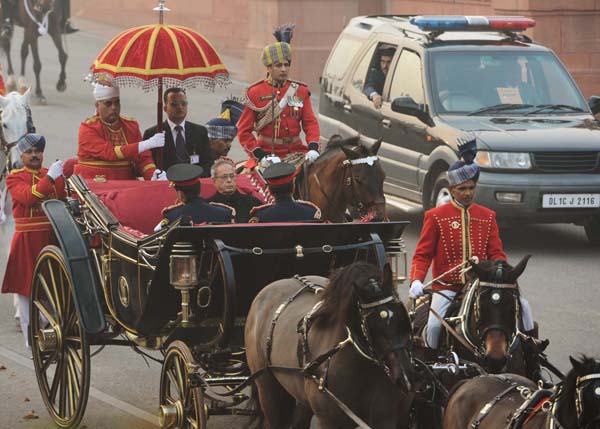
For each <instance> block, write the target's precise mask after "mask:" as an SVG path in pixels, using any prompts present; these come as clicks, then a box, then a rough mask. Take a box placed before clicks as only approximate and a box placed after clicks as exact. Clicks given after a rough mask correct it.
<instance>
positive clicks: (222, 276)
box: [30, 176, 407, 428]
mask: <svg viewBox="0 0 600 429" xmlns="http://www.w3.org/2000/svg"><path fill="white" fill-rule="evenodd" d="M68 182H69V186H70V191H71V192H70V195H71V196H72V198H69V199H68V201H67V203H65V202H62V201H58V200H51V201H48V202H46V203H44V210H45V212H46V213H47V215H48V218H49V219H50V221H51V223H52V226H53V228H54V231H55V233H56V236H57V239H58V243H59V245H58V246H48V247H46V248H45V249H44V250H43V251H42V252H41V253H40V255H39V257H38V260H37V264H36V268H35V272H34V280H33V284H32V295H31V296H32V298H31V300H32V306H31V307H32V310H31V311H32V313H31V324H30V339H31V346H32V351H33V359H34V367H35V371H36V376H37V380H38V384H39V388H40V391H41V393H42V397H43V399H44V402H45V404H46V406H47V408H48V411H49V413H50V414H51V416H52V418H53V420H54V421H55V422H56V423H57V424H58V425H59V426H61V427H75V426H77V425H78V424H79V422H80V421H81V418H82V416H83V413H84V410H85V407H86V403H87V397H88V392H89V385H90V369H91V356H90V347H91V346H93V345H127V346H133V347H134V348H135V349H136V350H138V351H140V352H141V350H140V349H151V350H160V351H161V352H162V355H163V359H162V373H161V384H160V420H161V425H162V426H163V427H169V428H170V427H186V428H187V427H195V428H202V427H205V424H206V419H207V417H208V415H209V414H228V413H240V412H242V411H240V410H239V409H236V410H235V411H234V409H235V408H236V406H238V405H239V404H240V403H241V402H243V401H244V400H245V399H247V396H246V395H245V393H244V390H243V387H245V385H246V384H248V383H247V381H248V376H249V372H248V368H247V365H246V361H245V351H244V341H243V330H244V322H245V318H246V315H247V313H248V310H249V308H250V305H251V303H252V301H253V299H254V297H255V296H256V295H257V293H258V292H259V291H260V290H261V288H263V287H264V286H265V285H267V284H269V283H270V282H273V281H274V280H278V279H281V278H285V277H292V276H294V275H298V276H300V277H298V278H300V279H301V278H302V277H301V276H304V275H322V276H327V275H328V274H329V273H330V272H331V270H333V269H334V268H336V267H342V266H345V265H348V264H351V263H353V262H355V261H367V262H370V263H372V264H374V265H376V266H378V267H383V266H384V265H385V264H386V263H387V262H388V259H389V258H390V256H391V257H397V255H398V252H397V251H398V240H399V238H400V235H401V234H402V231H403V229H404V227H405V226H406V224H407V222H386V223H349V224H326V223H315V224H252V225H250V224H228V225H193V226H182V225H180V224H178V223H176V224H173V225H172V226H170V227H169V228H167V229H164V230H161V231H159V232H156V233H150V234H147V233H144V232H143V231H140V230H143V229H147V227H148V225H151V224H155V223H156V222H158V220H159V219H151V220H148V219H147V218H148V217H152V216H155V217H156V216H157V215H159V213H160V210H158V211H157V210H156V208H154V204H155V202H154V201H153V199H152V193H151V192H148V186H149V185H148V184H147V183H146V184H145V183H144V182H138V185H137V186H138V187H142V188H144V187H145V188H144V190H139V189H138V190H137V191H136V194H138V195H139V194H143V195H144V196H145V201H144V202H143V203H142V204H133V205H132V204H131V201H127V200H126V199H124V200H122V201H121V202H122V203H123V204H127V210H129V213H128V215H125V214H124V213H123V207H122V206H121V207H119V204H120V203H119V198H118V196H115V195H112V196H111V197H110V198H103V199H104V202H103V200H102V199H101V198H100V197H99V196H98V194H100V193H101V192H100V191H101V189H100V188H98V186H96V189H97V192H98V194H97V193H95V192H93V190H92V189H90V187H92V188H94V186H95V185H94V184H92V183H90V184H89V186H90V187H88V184H87V183H86V182H85V181H84V180H83V179H81V178H80V177H79V176H72V177H71V178H70V179H69V180H68ZM104 185H106V184H104ZM135 186H136V185H134V184H131V187H133V188H135ZM156 186H158V185H156ZM105 197H106V195H105ZM111 204H112V206H111V210H109V209H108V207H107V206H110V205H111ZM119 209H121V210H122V211H121V212H120V211H119ZM131 210H133V211H134V213H131ZM119 217H120V218H119ZM125 218H126V219H128V220H127V221H126V222H128V223H129V224H126V223H124V219H125ZM136 220H137V222H138V224H137V225H136V224H135V223H136ZM141 224H144V225H145V226H144V225H141ZM148 232H149V231H148ZM386 249H388V250H390V251H391V252H392V254H390V255H388V254H386ZM398 274H399V275H400V274H402V273H398ZM219 389H220V390H219Z"/></svg>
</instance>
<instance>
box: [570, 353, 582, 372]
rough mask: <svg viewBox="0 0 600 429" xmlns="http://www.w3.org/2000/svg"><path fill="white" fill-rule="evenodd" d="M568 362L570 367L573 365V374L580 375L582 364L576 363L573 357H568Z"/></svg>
mask: <svg viewBox="0 0 600 429" xmlns="http://www.w3.org/2000/svg"><path fill="white" fill-rule="evenodd" d="M569 360H570V361H571V365H573V369H574V370H575V373H576V374H582V373H583V362H580V361H578V360H577V359H575V358H574V357H573V356H569Z"/></svg>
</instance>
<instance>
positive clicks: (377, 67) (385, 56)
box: [363, 43, 396, 109]
mask: <svg viewBox="0 0 600 429" xmlns="http://www.w3.org/2000/svg"><path fill="white" fill-rule="evenodd" d="M395 52H396V47H395V46H393V45H389V44H387V43H380V44H379V46H377V49H376V50H375V53H374V54H373V58H372V59H371V65H370V67H369V73H368V74H367V81H366V83H365V87H364V89H363V92H364V94H365V95H366V96H367V98H368V99H369V100H371V101H372V102H373V106H374V107H375V108H376V109H379V108H380V107H381V104H382V101H383V99H382V94H383V86H384V84H385V79H386V76H387V74H388V72H389V71H390V66H391V64H392V58H393V57H394V53H395Z"/></svg>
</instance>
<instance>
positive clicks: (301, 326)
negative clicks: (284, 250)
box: [251, 275, 405, 429]
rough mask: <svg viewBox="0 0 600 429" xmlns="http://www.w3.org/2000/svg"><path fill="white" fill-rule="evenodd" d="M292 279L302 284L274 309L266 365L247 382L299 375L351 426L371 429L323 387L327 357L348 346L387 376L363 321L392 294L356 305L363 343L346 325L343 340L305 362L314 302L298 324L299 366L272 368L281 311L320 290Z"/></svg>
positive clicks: (328, 362) (315, 306)
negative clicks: (265, 374)
mask: <svg viewBox="0 0 600 429" xmlns="http://www.w3.org/2000/svg"><path fill="white" fill-rule="evenodd" d="M293 278H294V279H295V280H297V281H298V282H299V283H300V284H301V285H302V287H301V288H300V289H299V290H298V291H296V292H295V293H294V294H293V295H292V296H291V297H289V298H288V299H287V300H286V301H284V302H283V303H282V304H280V305H279V307H277V309H276V310H275V314H274V316H273V320H272V321H271V327H270V331H269V336H268V337H267V340H266V346H267V350H266V351H267V366H266V367H264V368H262V369H260V370H258V371H257V372H255V373H254V374H252V376H251V379H252V380H254V379H256V378H257V377H258V376H259V375H261V374H262V373H263V372H265V371H283V372H292V373H300V374H302V375H303V376H304V377H307V378H310V379H311V380H313V381H314V382H315V384H316V385H317V388H318V390H319V391H320V392H323V393H325V394H327V395H328V397H329V398H330V399H331V400H333V401H334V402H335V403H336V404H337V405H338V407H339V408H340V409H341V410H342V411H343V412H344V414H346V416H347V417H349V418H350V419H351V420H353V421H354V423H356V424H357V425H358V428H360V429H371V428H370V426H369V425H367V424H366V423H365V422H364V421H363V420H362V419H361V418H360V417H359V416H357V415H356V414H355V413H354V412H353V411H352V410H351V409H350V408H349V407H348V406H347V405H346V404H344V403H343V402H342V401H341V400H340V399H339V398H338V397H337V396H336V395H335V394H334V393H333V392H331V390H329V389H328V388H327V374H328V371H329V364H330V362H331V358H332V357H333V356H334V355H335V354H336V353H337V352H339V351H340V350H341V349H342V348H344V347H345V346H346V345H348V344H351V345H352V346H353V347H354V349H355V350H356V351H357V352H358V353H359V354H360V355H361V356H362V357H363V358H365V359H367V360H369V361H370V362H372V363H374V364H375V365H377V366H379V367H381V368H382V369H384V371H385V372H386V374H387V375H388V376H389V374H390V370H389V368H388V367H387V366H386V365H385V363H383V362H382V361H381V360H380V359H378V358H376V357H375V354H374V351H373V347H372V345H371V341H370V338H369V335H368V329H367V324H366V319H367V318H368V317H369V316H370V315H371V314H372V313H373V312H374V311H375V310H376V309H377V308H378V307H380V306H382V305H385V304H387V303H389V302H391V301H393V300H395V299H396V298H395V297H394V296H393V295H390V296H387V297H385V298H383V299H380V300H377V301H374V302H370V303H365V304H362V303H359V304H358V307H359V311H360V315H361V331H362V335H363V336H364V343H363V341H362V340H361V339H359V336H358V335H356V334H354V333H353V332H352V330H351V329H350V328H349V327H348V326H346V333H347V336H346V338H345V339H343V340H342V341H340V342H339V343H337V344H336V345H335V346H333V347H332V348H330V349H329V350H328V351H326V352H325V353H322V354H320V355H319V356H317V357H316V358H314V359H313V360H310V361H309V360H308V359H309V347H308V332H309V330H310V327H311V325H312V322H313V316H314V314H315V312H316V311H317V310H318V309H319V307H320V306H321V305H322V301H318V302H317V303H316V304H315V305H314V306H313V307H312V308H311V309H310V311H309V312H308V313H307V314H306V315H305V316H304V317H303V318H302V319H300V321H299V322H298V326H297V332H298V334H299V335H300V339H299V347H298V349H299V351H301V354H300V353H299V357H298V362H299V367H297V368H293V367H281V366H274V365H272V363H271V351H272V348H273V333H274V331H275V326H276V325H277V321H278V320H279V317H280V316H281V314H282V313H283V311H284V310H285V309H286V308H287V307H288V306H289V305H290V304H291V303H292V302H293V301H294V300H295V299H296V298H297V297H298V296H300V295H301V294H302V293H303V292H304V291H306V290H310V291H312V292H313V293H315V294H318V293H320V292H321V291H322V290H323V289H324V287H323V286H321V285H316V284H314V283H312V282H311V281H309V280H308V279H307V278H305V277H302V276H299V275H295V276H294V277H293ZM371 280H372V281H375V280H373V279H371ZM383 313H386V314H385V315H384V314H383ZM379 316H380V317H382V318H385V317H389V315H388V314H387V311H385V310H382V311H381V312H380V314H379ZM399 347H405V346H403V345H394V346H392V347H391V349H397V348H399ZM325 362H326V366H325V371H324V372H323V373H322V374H321V375H319V374H317V369H318V368H319V367H320V366H321V365H322V364H323V363H325Z"/></svg>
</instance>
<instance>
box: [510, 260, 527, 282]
mask: <svg viewBox="0 0 600 429" xmlns="http://www.w3.org/2000/svg"><path fill="white" fill-rule="evenodd" d="M529 258H531V255H525V257H524V258H523V259H521V260H520V261H519V263H518V264H517V266H516V267H514V268H513V269H512V271H511V273H510V274H511V277H512V278H513V281H516V280H517V279H518V278H519V276H520V275H521V274H523V271H525V267H527V262H529Z"/></svg>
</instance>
